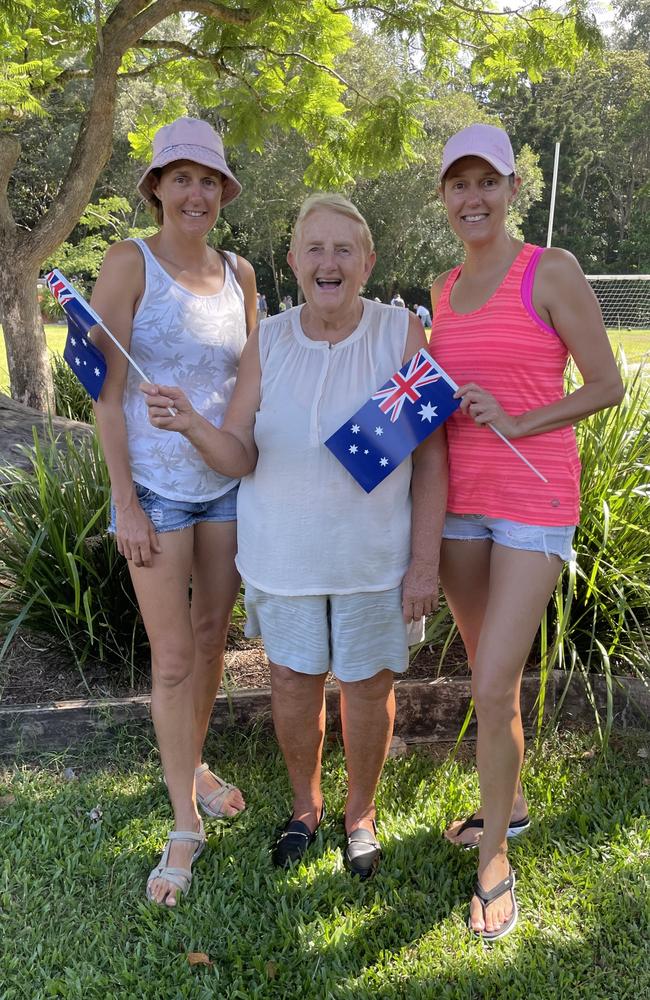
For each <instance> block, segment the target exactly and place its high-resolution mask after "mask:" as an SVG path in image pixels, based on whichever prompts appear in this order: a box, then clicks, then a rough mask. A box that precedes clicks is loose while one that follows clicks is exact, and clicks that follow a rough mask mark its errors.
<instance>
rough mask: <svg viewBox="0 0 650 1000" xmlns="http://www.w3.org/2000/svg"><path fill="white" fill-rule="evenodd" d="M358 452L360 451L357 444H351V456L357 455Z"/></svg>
mask: <svg viewBox="0 0 650 1000" xmlns="http://www.w3.org/2000/svg"><path fill="white" fill-rule="evenodd" d="M358 450H359V449H358V448H357V446H356V444H351V445H350V454H351V455H356V453H357V452H358Z"/></svg>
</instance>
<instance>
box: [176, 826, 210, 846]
mask: <svg viewBox="0 0 650 1000" xmlns="http://www.w3.org/2000/svg"><path fill="white" fill-rule="evenodd" d="M167 840H186V841H190V842H191V843H193V844H202V843H203V842H204V841H205V830H204V829H203V827H201V829H200V830H199V832H198V833H195V832H194V830H171V831H170V832H169V833H168V834H167Z"/></svg>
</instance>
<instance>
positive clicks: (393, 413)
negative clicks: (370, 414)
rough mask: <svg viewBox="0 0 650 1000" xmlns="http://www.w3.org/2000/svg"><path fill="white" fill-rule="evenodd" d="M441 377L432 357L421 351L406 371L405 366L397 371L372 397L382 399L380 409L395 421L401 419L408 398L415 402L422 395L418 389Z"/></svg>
mask: <svg viewBox="0 0 650 1000" xmlns="http://www.w3.org/2000/svg"><path fill="white" fill-rule="evenodd" d="M432 372H433V374H431V373H432ZM441 378H442V375H441V374H440V372H437V371H436V370H435V368H434V364H433V361H432V359H431V358H429V356H428V355H425V354H424V352H422V351H420V352H418V353H417V354H416V355H414V356H413V357H412V358H411V360H410V362H409V364H408V368H407V369H406V372H405V373H404V369H403V368H402V369H401V370H400V371H398V372H395V374H394V375H393V376H392V378H390V379H389V380H388V383H387V387H385V388H383V389H380V390H379V391H378V392H375V393H374V394H373V395H372V396H371V397H370V398H371V399H381V400H382V402H381V403H380V404H379V409H380V410H381V412H382V413H386V414H390V419H391V422H392V423H395V421H396V420H399V415H400V413H401V412H402V407H403V406H404V403H405V402H406V400H407V399H408V401H409V402H410V403H415V402H416V401H417V400H418V399H420V398H421V395H422V394H421V393H420V392H418V389H421V388H422V386H425V385H430V384H431V383H432V382H438V381H439V380H440V379H441Z"/></svg>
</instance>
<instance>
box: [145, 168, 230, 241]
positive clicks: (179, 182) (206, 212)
mask: <svg viewBox="0 0 650 1000" xmlns="http://www.w3.org/2000/svg"><path fill="white" fill-rule="evenodd" d="M222 187H223V178H222V176H221V174H220V173H219V172H218V171H217V170H213V169H212V167H204V166H202V165H201V164H200V163H194V161H192V160H176V161H175V162H174V163H170V164H168V166H166V167H163V170H162V173H161V175H160V177H159V178H156V179H155V180H153V181H152V184H151V188H152V191H153V193H154V194H155V196H156V197H157V198H158V199H159V201H160V202H161V204H162V208H163V219H164V223H165V225H166V226H175V227H180V228H181V229H182V230H183V231H184V232H185V233H187V234H188V235H201V236H203V235H205V234H206V233H208V232H209V231H210V230H211V229H212V227H213V226H214V224H215V222H216V221H217V219H218V217H219V209H220V207H221V192H222Z"/></svg>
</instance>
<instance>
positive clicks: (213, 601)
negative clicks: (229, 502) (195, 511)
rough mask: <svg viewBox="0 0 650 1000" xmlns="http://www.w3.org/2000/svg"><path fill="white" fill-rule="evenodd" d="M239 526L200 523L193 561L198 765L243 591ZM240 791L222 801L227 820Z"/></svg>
mask: <svg viewBox="0 0 650 1000" xmlns="http://www.w3.org/2000/svg"><path fill="white" fill-rule="evenodd" d="M236 551H237V522H236V521H220V522H207V521H204V522H201V523H199V524H197V525H195V527H194V552H193V560H192V609H191V620H192V631H193V635H194V666H193V673H192V689H193V692H194V711H195V715H196V729H195V738H196V744H195V751H194V762H195V767H198V766H199V764H200V763H201V757H202V752H203V744H204V743H205V738H206V735H207V732H208V726H209V724H210V716H211V713H212V707H213V705H214V699H215V697H216V695H217V691H218V690H219V686H220V684H221V679H222V677H223V658H224V651H225V648H226V640H227V638H228V625H229V623H230V614H231V611H232V608H233V604H234V603H235V600H236V599H237V594H238V593H239V584H240V578H239V573H238V572H237V568H236V566H235V553H236ZM217 789H218V785H217V783H216V782H215V780H214V778H213V777H212V775H211V774H210V772H203V774H201V775H200V777H199V778H197V790H198V791H199V792H200V793H201V794H202V795H209V794H210V793H211V792H214V791H216V790H217ZM245 805H246V803H245V802H244V799H243V796H242V794H241V792H240V791H239V789H234V790H233V791H232V792H230V793H229V794H228V795H227V796H226V798H225V799H224V801H223V803H222V808H223V811H224V813H225V815H227V816H236V815H237V813H238V812H240V811H241V810H242V809H244V808H245Z"/></svg>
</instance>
